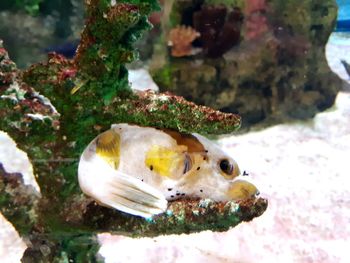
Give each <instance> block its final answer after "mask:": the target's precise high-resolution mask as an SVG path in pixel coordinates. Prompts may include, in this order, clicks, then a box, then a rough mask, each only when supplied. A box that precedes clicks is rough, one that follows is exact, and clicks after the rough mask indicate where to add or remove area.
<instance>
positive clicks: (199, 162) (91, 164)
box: [78, 124, 258, 217]
mask: <svg viewBox="0 0 350 263" xmlns="http://www.w3.org/2000/svg"><path fill="white" fill-rule="evenodd" d="M78 178H79V184H80V187H81V189H82V191H83V192H84V193H85V194H87V195H89V196H91V197H93V198H94V199H95V200H96V201H98V202H99V203H101V204H103V205H106V206H109V207H113V208H115V209H118V210H121V211H123V212H126V213H130V214H133V215H139V216H143V217H150V216H152V215H154V214H159V213H162V212H164V211H166V208H167V202H168V201H171V200H176V199H179V198H210V199H213V200H215V201H231V200H233V201H237V200H242V199H247V198H251V197H253V196H254V195H256V194H257V193H258V190H257V188H256V187H255V186H254V184H252V183H251V182H249V181H248V180H247V179H246V178H245V177H242V176H241V175H240V170H239V167H238V165H237V163H236V162H235V161H234V160H233V159H232V158H231V157H230V156H228V155H227V154H226V153H225V152H224V151H222V150H221V149H220V148H219V147H218V146H217V145H216V144H214V143H213V142H212V141H210V140H209V139H207V138H205V137H203V136H201V135H199V134H184V133H180V132H177V131H173V130H166V129H162V130H161V129H156V128H150V127H140V126H136V125H129V124H115V125H112V127H111V129H109V130H107V131H105V132H104V133H102V134H100V135H98V136H97V137H96V138H95V139H94V140H93V141H92V142H91V143H90V144H89V145H88V147H87V148H86V149H85V151H84V152H83V154H82V156H81V159H80V162H79V169H78Z"/></svg>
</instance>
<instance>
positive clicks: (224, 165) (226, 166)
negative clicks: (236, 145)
mask: <svg viewBox="0 0 350 263" xmlns="http://www.w3.org/2000/svg"><path fill="white" fill-rule="evenodd" d="M219 166H220V170H221V171H223V172H224V173H225V174H226V175H232V172H233V164H232V163H231V162H230V161H229V160H227V159H222V160H221V161H220V162H219Z"/></svg>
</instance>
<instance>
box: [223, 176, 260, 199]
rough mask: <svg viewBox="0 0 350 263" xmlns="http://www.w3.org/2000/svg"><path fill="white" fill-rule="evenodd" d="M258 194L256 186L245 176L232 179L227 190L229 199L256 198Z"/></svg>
mask: <svg viewBox="0 0 350 263" xmlns="http://www.w3.org/2000/svg"><path fill="white" fill-rule="evenodd" d="M259 194H260V192H259V190H258V188H257V187H256V186H255V184H253V183H252V182H250V181H249V180H247V179H245V178H239V177H237V178H236V179H234V180H233V182H232V183H231V184H230V186H229V189H228V191H227V195H228V197H229V199H230V200H233V201H244V200H248V199H252V198H256V197H257V196H258V195H259Z"/></svg>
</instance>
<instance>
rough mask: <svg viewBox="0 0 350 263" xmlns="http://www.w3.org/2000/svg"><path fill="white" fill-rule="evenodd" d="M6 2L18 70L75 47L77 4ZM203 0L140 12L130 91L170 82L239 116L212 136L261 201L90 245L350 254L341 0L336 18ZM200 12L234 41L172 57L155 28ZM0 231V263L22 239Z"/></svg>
mask: <svg viewBox="0 0 350 263" xmlns="http://www.w3.org/2000/svg"><path fill="white" fill-rule="evenodd" d="M14 2H17V1H1V4H0V38H1V39H2V40H3V41H4V47H5V48H6V49H7V50H8V51H9V55H10V57H11V59H12V60H14V61H15V62H16V64H17V66H18V67H19V68H22V69H24V68H27V67H28V66H30V65H31V64H33V63H37V62H41V61H46V60H47V54H46V53H47V52H49V51H56V52H59V53H61V54H63V55H65V56H67V57H72V56H73V55H74V53H75V49H76V47H77V43H78V42H79V38H80V32H81V30H82V27H83V25H84V17H83V16H84V15H83V14H84V7H83V3H82V2H83V1H77V0H66V1H32V2H31V1H28V2H26V3H27V4H23V3H22V4H20V5H14V4H13V3H14ZM203 2H205V1H163V10H164V11H163V12H164V13H163V14H159V13H155V14H153V16H151V17H150V20H151V22H152V23H153V25H154V29H153V30H152V31H150V32H149V33H148V34H146V35H145V36H144V37H143V38H141V40H139V41H138V43H137V44H136V45H137V47H138V48H139V50H140V60H139V61H135V62H133V63H132V64H130V65H128V68H129V81H130V82H131V85H132V88H134V89H139V90H145V89H154V90H161V91H166V90H171V92H172V93H174V94H177V95H181V96H184V97H185V98H187V99H188V100H191V101H195V102H197V103H198V104H205V105H208V106H211V107H213V108H215V109H220V110H222V111H225V112H230V113H239V114H241V115H242V117H243V124H242V128H241V129H240V131H239V132H237V133H236V134H234V135H229V136H228V135H226V136H220V137H219V138H217V142H218V143H219V145H220V146H221V147H222V148H223V149H225V150H226V151H227V152H228V153H230V154H231V155H232V156H234V158H235V159H236V160H237V162H238V163H239V164H240V166H241V167H242V168H241V169H243V170H245V171H247V172H248V173H249V175H250V176H251V177H252V178H253V179H254V180H255V182H256V183H257V185H259V189H260V192H261V194H262V195H263V196H264V197H266V198H267V199H268V200H269V206H268V208H267V210H266V212H265V213H264V214H263V215H262V216H260V217H259V218H256V219H254V220H253V221H252V222H249V223H242V224H240V225H238V226H236V227H234V228H232V229H230V230H229V231H227V232H224V233H216V232H211V231H205V232H201V233H195V234H190V235H186V234H183V235H169V236H159V237H155V238H140V239H133V238H129V237H124V236H117V235H111V234H109V233H105V234H100V235H99V242H100V243H101V244H102V246H101V248H100V249H99V253H100V254H101V255H102V256H103V257H104V258H105V262H350V255H349V253H348V251H347V246H348V243H349V242H350V228H349V225H350V219H349V218H350V190H349V188H348V187H347V179H348V167H347V159H348V156H349V154H350V118H349V116H350V115H349V114H350V67H348V71H347V66H346V65H348V64H350V26H348V24H347V23H348V22H347V21H349V20H350V3H349V1H346V0H337V1H336V2H337V4H338V5H339V11H338V16H337V19H336V20H334V21H332V19H331V15H330V14H331V13H332V12H335V11H336V10H335V9H336V8H335V7H334V6H333V4H335V1H324V2H325V4H324V5H321V4H320V5H315V6H314V7H313V8H309V9H308V7H306V4H305V6H303V3H302V2H303V1H282V0H280V1H258V0H256V1H255V0H254V1H253V0H251V1H248V0H247V1H217V2H220V4H217V3H215V2H216V1H208V2H213V3H214V5H215V4H216V5H217V6H219V7H220V8H217V9H216V10H214V11H213V9H210V10H209V8H208V9H204V8H202V4H203ZM227 2H228V3H229V4H228V5H229V6H230V5H232V3H233V2H234V6H235V7H240V8H241V9H239V10H238V9H232V10H231V9H229V8H228V10H229V11H225V12H224V11H223V8H221V5H222V4H224V5H225V4H227ZM242 2H246V3H249V4H250V7H249V8H248V7H247V6H245V7H242V6H240V4H241V3H242ZM306 2H309V1H305V2H304V3H306ZM333 2H334V3H333ZM169 3H171V4H169ZM177 4H178V5H177ZM210 4H212V3H210ZM271 5H273V6H274V8H277V7H278V8H281V9H282V8H286V10H292V9H294V8H295V9H296V10H295V14H296V16H295V17H294V16H292V15H291V13H288V14H287V15H288V18H286V20H283V21H281V19H282V18H281V17H279V16H278V15H277V14H275V13H273V11H271ZM283 5H285V6H283ZM288 5H293V8H292V7H288ZM298 5H299V6H298ZM282 6H283V7H282ZM181 7H184V9H181ZM298 7H300V8H299V9H298ZM167 8H168V9H167ZM186 8H187V9H186ZM201 8H202V9H201ZM288 8H289V9H288ZM303 8H305V9H303ZM200 10H201V11H203V10H204V11H203V13H205V12H207V15H208V14H210V15H212V16H214V17H215V15H213V13H216V12H218V13H219V14H221V15H222V14H223V13H224V14H227V18H226V20H225V23H224V25H225V26H223V28H225V29H226V30H228V31H227V32H229V35H230V36H232V34H237V37H236V40H234V41H232V43H230V44H228V45H226V44H227V43H228V42H230V41H231V40H232V38H230V41H229V40H227V39H225V38H224V37H223V36H224V35H225V34H224V32H223V31H222V32H220V33H218V35H217V38H216V39H215V41H214V44H213V43H212V42H211V41H210V37H209V40H203V39H196V38H195V39H193V41H190V42H189V44H188V43H187V45H185V46H181V45H180V46H179V47H180V49H179V50H180V51H181V52H182V53H181V52H180V54H186V55H184V56H182V55H181V56H178V55H174V53H172V52H173V46H174V43H175V42H176V38H175V39H173V40H172V41H173V42H174V43H173V44H172V45H168V42H169V41H170V40H169V39H165V35H166V34H165V33H164V32H169V31H170V30H171V29H173V28H176V26H177V25H178V24H184V25H186V26H193V27H196V25H195V23H193V22H188V21H189V19H188V17H189V16H191V17H192V16H193V13H195V12H198V11H200ZM305 10H306V11H305ZM167 12H168V14H167ZM303 12H305V13H303ZM308 12H309V13H308ZM311 13H312V15H308V14H311ZM271 14H275V16H272V18H271V17H270V16H269V15H271ZM298 14H302V15H301V16H300V17H302V18H303V19H301V18H300V17H299V16H298ZM319 14H322V15H319ZM208 16H209V15H208ZM243 16H244V17H246V18H245V20H243ZM197 17H201V14H200V13H199V14H198V13H197ZM247 17H249V19H247ZM320 17H322V18H323V19H321V18H320ZM274 18H275V19H274ZM162 19H163V20H162ZM201 19H204V18H198V21H200V20H201ZM296 19H300V20H298V21H296ZM164 21H165V22H164ZM204 21H205V19H204ZM214 21H215V19H214ZM232 21H233V22H232ZM310 21H311V22H310ZM315 21H316V22H315ZM231 22H232V23H231ZM198 23H199V24H200V23H201V22H198ZM288 23H289V24H288ZM308 23H309V24H308ZM323 23H324V24H323ZM257 24H258V25H259V26H257ZM310 24H312V26H310ZM304 25H307V26H305V28H304ZM339 25H340V26H339ZM293 26H294V27H293ZM280 27H281V28H283V29H280ZM196 28H197V30H198V31H200V30H202V29H201V26H200V25H199V26H197V27H196ZM242 28H245V29H244V30H243V29H242ZM286 28H287V29H286ZM249 30H250V31H249ZM285 30H286V31H285ZM288 30H290V31H288ZM328 31H329V32H328ZM331 31H334V32H332V33H331ZM237 32H239V33H237ZM271 32H272V33H273V34H272V33H271ZM291 32H292V33H291ZM187 33H188V32H187ZM328 33H329V34H328ZM174 34H175V33H174ZM201 34H202V36H203V35H205V34H206V32H205V30H202V31H201ZM190 35H191V36H190V37H189V38H190V39H192V38H194V37H195V35H196V33H195V32H192V31H191V32H190ZM186 36H188V35H186ZM220 36H221V37H222V39H220ZM328 36H329V37H328ZM192 42H193V44H192ZM217 43H219V44H217ZM179 50H177V51H179ZM266 50H268V52H267V51H266ZM175 54H176V53H175ZM177 54H179V53H177ZM323 57H324V58H323ZM272 58H273V59H272ZM342 61H343V62H342ZM344 62H345V63H344ZM255 65H257V66H255ZM328 66H329V68H328ZM189 69H190V70H189ZM187 71H188V72H187ZM186 73H188V74H186ZM304 74H305V75H306V77H304ZM152 77H153V79H152ZM305 79H306V80H305ZM236 80H239V81H237V82H236ZM273 85H275V86H276V88H275V89H273V88H270V87H272V86H273ZM300 87H303V88H302V89H301V88H300ZM299 89H300V90H299ZM232 90H235V91H234V92H232ZM292 90H294V91H295V90H296V91H295V92H291V91H292ZM0 128H1V127H0ZM0 149H1V150H0V162H1V163H2V164H3V165H4V167H5V169H6V170H7V172H20V173H22V174H23V176H24V180H25V183H27V184H32V185H36V182H35V179H34V176H33V171H32V168H31V165H30V163H29V161H28V160H27V158H26V156H25V155H23V153H22V154H21V153H18V150H17V149H16V147H15V145H14V143H13V142H12V141H11V140H10V139H9V138H8V136H7V135H6V134H5V133H3V132H1V133H0ZM21 155H22V156H21ZM36 187H37V185H36ZM0 237H1V238H0V260H1V262H19V261H20V259H21V257H22V254H23V252H24V250H25V248H26V244H25V243H24V242H23V240H22V239H21V238H20V237H19V235H18V234H17V233H16V231H15V229H14V228H13V227H12V226H11V224H10V223H9V222H8V221H6V219H5V218H2V220H1V221H0ZM136 252H137V253H136Z"/></svg>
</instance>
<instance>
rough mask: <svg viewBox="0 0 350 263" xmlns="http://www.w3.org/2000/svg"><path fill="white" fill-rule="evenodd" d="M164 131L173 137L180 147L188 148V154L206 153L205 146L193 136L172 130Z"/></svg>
mask: <svg viewBox="0 0 350 263" xmlns="http://www.w3.org/2000/svg"><path fill="white" fill-rule="evenodd" d="M162 131H163V132H165V133H166V134H168V135H169V136H170V137H172V138H173V139H174V140H175V141H176V142H177V144H178V145H184V146H186V147H187V152H188V153H194V152H205V148H204V145H203V144H202V143H201V142H200V141H199V140H198V139H197V138H196V137H195V136H194V135H192V134H187V133H181V132H178V131H174V130H170V129H162Z"/></svg>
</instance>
